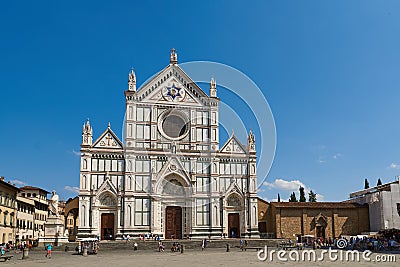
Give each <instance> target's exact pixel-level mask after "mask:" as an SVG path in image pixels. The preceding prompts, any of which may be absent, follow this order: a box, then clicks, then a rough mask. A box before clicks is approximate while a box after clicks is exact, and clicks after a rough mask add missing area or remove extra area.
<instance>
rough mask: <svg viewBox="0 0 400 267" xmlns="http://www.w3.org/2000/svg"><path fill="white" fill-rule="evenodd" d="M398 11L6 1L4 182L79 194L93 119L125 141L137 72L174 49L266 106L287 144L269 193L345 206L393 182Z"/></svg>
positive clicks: (386, 6)
mask: <svg viewBox="0 0 400 267" xmlns="http://www.w3.org/2000/svg"><path fill="white" fill-rule="evenodd" d="M399 13H400V2H399V1H365V0H363V1H348V0H346V1H340V0H338V1H253V2H252V5H243V2H239V1H225V2H223V1H198V2H196V3H187V1H164V2H160V3H154V2H151V3H144V1H140V2H137V3H136V2H134V1H126V2H124V1H118V4H112V3H111V2H109V1H93V2H90V1H84V2H82V1H69V2H60V1H40V2H31V1H6V2H2V3H1V4H0V32H1V38H0V73H1V74H0V99H1V110H0V119H1V130H0V140H1V150H0V175H2V176H5V177H6V180H14V181H16V182H17V183H18V181H19V182H23V183H25V184H29V185H35V186H40V187H43V188H45V189H47V190H48V191H51V190H53V189H55V190H57V192H58V193H59V194H60V196H61V197H62V198H68V197H72V196H74V195H75V194H76V193H75V192H73V191H74V187H77V186H78V184H79V157H78V156H77V155H76V154H77V153H76V152H77V151H79V149H80V147H79V145H80V142H81V129H82V128H81V127H82V124H83V123H84V121H85V120H86V118H90V119H91V122H92V125H93V128H94V135H95V136H96V137H97V136H98V135H99V134H100V133H101V132H102V131H103V130H104V129H105V128H106V127H107V123H108V121H110V122H111V125H112V128H113V129H114V131H115V132H116V133H117V134H119V133H121V127H122V120H123V116H124V106H125V105H124V96H123V90H125V89H126V82H127V73H128V71H129V70H130V68H131V67H132V66H134V67H135V70H136V75H137V78H138V83H139V84H141V83H142V82H144V81H145V80H146V79H147V78H148V77H149V76H151V75H153V74H154V73H155V72H157V71H159V70H160V69H162V68H163V67H165V66H166V65H167V64H168V60H169V50H170V49H171V47H175V48H176V49H177V50H178V55H179V61H180V62H186V61H193V60H210V61H215V62H220V63H224V64H227V65H230V66H233V67H235V68H237V69H239V70H240V71H242V72H244V73H245V74H247V75H248V76H249V77H250V78H251V79H252V80H253V81H254V82H255V83H256V84H257V85H258V86H259V88H261V90H262V91H263V93H264V95H265V97H266V98H267V100H268V102H269V105H270V106H271V109H272V112H273V114H274V117H275V122H276V130H277V148H276V156H275V161H274V164H273V166H272V168H271V171H270V173H269V175H268V177H267V179H266V181H267V183H266V184H265V185H264V186H262V187H261V190H260V196H262V197H264V198H266V199H269V200H271V199H274V198H276V195H277V193H278V192H279V193H280V195H281V197H282V199H287V198H288V197H289V195H290V193H291V191H293V188H297V187H298V185H300V184H303V185H305V186H306V187H307V188H311V189H313V190H314V191H315V192H317V193H318V194H320V195H321V197H320V200H322V199H325V200H328V201H334V200H344V199H346V198H347V197H348V195H349V193H350V192H352V191H355V190H358V189H361V188H362V187H363V181H364V179H365V178H368V179H369V181H370V184H371V185H374V184H376V181H377V179H378V178H381V179H382V181H383V182H389V181H392V180H394V178H395V176H396V175H400V155H399V146H400V145H399V142H398V140H399V136H400V134H399V131H400V124H399V123H398V116H399V111H398V110H399V107H398V103H399V97H400V90H399V85H400V75H399V72H400V50H399V47H400V14H399ZM216 78H217V81H218V77H216ZM221 97H222V96H221ZM232 128H234V127H232ZM119 136H120V137H121V134H119ZM224 141H225V140H221V143H223V142H224ZM243 141H244V140H243ZM263 142H268V140H263ZM260 164H263V163H262V162H260ZM19 184H22V183H19ZM322 196H323V197H322Z"/></svg>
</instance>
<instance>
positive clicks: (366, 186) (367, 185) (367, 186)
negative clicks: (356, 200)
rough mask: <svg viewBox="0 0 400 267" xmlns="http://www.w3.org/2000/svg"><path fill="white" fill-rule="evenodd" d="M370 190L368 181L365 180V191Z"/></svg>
mask: <svg viewBox="0 0 400 267" xmlns="http://www.w3.org/2000/svg"><path fill="white" fill-rule="evenodd" d="M368 188H369V182H368V179H367V178H365V181H364V189H368Z"/></svg>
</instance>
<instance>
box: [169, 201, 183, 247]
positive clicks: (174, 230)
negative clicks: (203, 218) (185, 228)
mask: <svg viewBox="0 0 400 267" xmlns="http://www.w3.org/2000/svg"><path fill="white" fill-rule="evenodd" d="M165 238H166V239H182V208H181V207H176V206H168V207H167V208H166V209H165Z"/></svg>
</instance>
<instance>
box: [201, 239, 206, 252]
mask: <svg viewBox="0 0 400 267" xmlns="http://www.w3.org/2000/svg"><path fill="white" fill-rule="evenodd" d="M206 246H207V239H203V240H202V241H201V250H204V249H205V248H206Z"/></svg>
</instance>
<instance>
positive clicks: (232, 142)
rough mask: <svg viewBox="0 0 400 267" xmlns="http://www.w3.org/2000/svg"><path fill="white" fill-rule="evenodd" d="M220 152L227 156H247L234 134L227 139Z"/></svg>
mask: <svg viewBox="0 0 400 267" xmlns="http://www.w3.org/2000/svg"><path fill="white" fill-rule="evenodd" d="M220 152H221V153H229V154H247V153H246V149H245V147H244V146H243V145H242V144H241V143H240V141H239V140H238V139H237V138H236V136H235V135H234V134H232V135H231V137H229V139H228V140H227V141H226V143H225V144H224V145H223V146H222V148H221V149H220Z"/></svg>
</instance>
